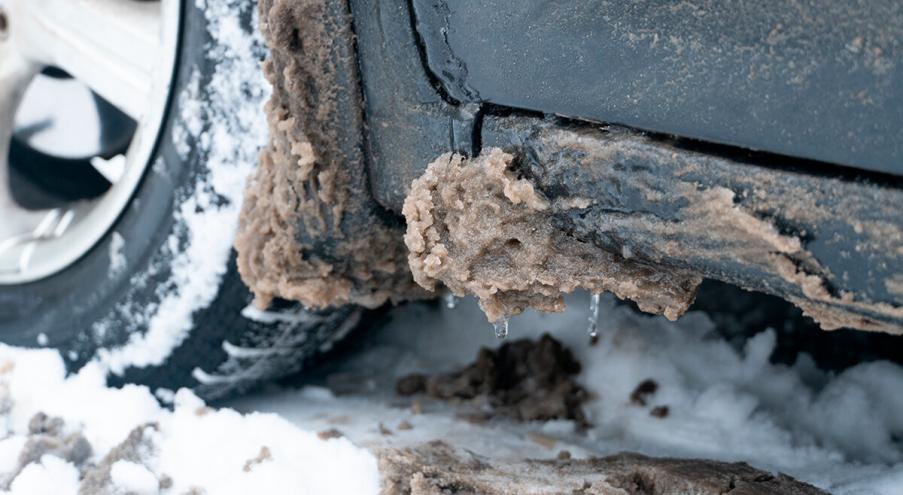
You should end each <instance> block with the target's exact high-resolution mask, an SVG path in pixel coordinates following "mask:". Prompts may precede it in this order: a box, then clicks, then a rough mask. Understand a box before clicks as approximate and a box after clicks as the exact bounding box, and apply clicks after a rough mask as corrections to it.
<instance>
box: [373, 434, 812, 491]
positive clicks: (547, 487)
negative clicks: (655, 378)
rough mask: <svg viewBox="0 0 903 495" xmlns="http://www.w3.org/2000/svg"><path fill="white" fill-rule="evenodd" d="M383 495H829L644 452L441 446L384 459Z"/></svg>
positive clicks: (740, 470) (777, 478)
mask: <svg viewBox="0 0 903 495" xmlns="http://www.w3.org/2000/svg"><path fill="white" fill-rule="evenodd" d="M379 466H380V472H381V473H382V476H383V487H382V494H383V495H453V494H462V495H463V494H473V493H480V494H484V495H515V494H522V493H535V494H544V495H545V494H560V493H572V494H584V495H590V494H594V495H603V494H604V495H614V494H625V493H628V494H645V495H677V494H684V493H695V494H699V495H721V494H723V493H728V492H733V493H738V494H739V493H743V494H748V495H772V494H775V493H783V494H787V495H825V494H826V493H827V492H824V491H822V490H819V489H818V488H815V487H813V486H811V485H808V484H806V483H803V482H800V481H797V480H795V479H793V478H791V477H789V476H787V475H784V474H777V475H773V474H770V473H767V472H764V471H760V470H758V469H754V468H752V467H750V466H749V465H747V464H744V463H742V462H738V463H726V462H717V461H709V460H701V459H667V458H654V457H646V456H642V455H638V454H627V453H624V454H618V455H614V456H610V457H604V458H591V459H572V458H570V455H567V456H560V458H559V459H555V460H543V461H539V460H523V461H511V460H505V461H492V460H489V459H485V458H482V457H478V456H477V455H475V454H473V453H471V452H465V451H459V450H455V449H454V448H452V447H451V446H449V445H448V444H446V443H444V442H441V441H434V442H430V443H426V444H423V445H420V446H417V447H413V448H407V449H388V450H385V451H383V452H381V453H380V456H379Z"/></svg>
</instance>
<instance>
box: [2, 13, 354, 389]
mask: <svg viewBox="0 0 903 495" xmlns="http://www.w3.org/2000/svg"><path fill="white" fill-rule="evenodd" d="M194 4H195V2H191V1H185V2H183V7H182V8H183V17H182V29H181V31H182V34H181V40H180V48H179V56H178V62H177V68H176V74H175V80H174V84H173V88H174V91H173V97H171V99H170V103H169V109H168V111H167V116H166V120H165V125H164V130H163V132H162V135H161V138H160V140H159V142H158V143H157V146H156V151H155V154H154V158H153V160H152V161H151V166H149V168H148V170H147V172H146V174H145V176H144V177H143V179H142V182H141V184H140V186H139V188H138V190H137V192H136V193H135V196H134V198H133V200H132V203H131V204H130V205H129V207H128V208H127V209H126V210H125V211H124V212H123V214H122V215H121V216H120V218H119V219H118V220H117V222H116V223H115V225H114V226H113V228H112V230H111V231H110V232H108V233H107V235H106V236H105V237H104V238H103V239H102V240H101V242H99V243H98V244H97V245H96V246H95V247H94V248H93V249H92V250H91V251H90V252H88V253H87V254H86V255H85V256H83V257H82V258H81V259H80V260H79V261H78V262H77V263H75V264H73V265H72V266H70V267H68V268H67V269H65V270H64V271H62V272H60V273H57V274H55V275H53V276H51V277H48V278H46V279H43V280H40V281H37V282H32V283H28V284H22V285H16V286H0V339H2V341H3V342H6V343H8V344H12V345H19V346H29V347H35V346H38V345H46V346H48V347H52V348H56V349H58V350H60V351H61V353H62V355H63V357H64V359H65V360H66V362H67V365H68V366H69V369H70V370H72V369H77V368H79V367H80V366H82V365H84V364H85V363H87V362H90V361H92V360H96V361H99V362H101V363H102V364H104V365H106V366H108V367H109V368H110V369H111V371H113V372H114V374H115V376H117V377H118V378H116V379H115V381H120V380H121V381H135V382H140V383H143V384H147V385H149V386H151V387H166V388H170V389H175V388H177V387H184V386H188V387H193V388H194V389H195V390H196V392H197V393H199V394H200V395H201V396H202V397H205V398H207V399H213V398H218V397H222V396H224V395H226V394H230V393H233V392H236V391H240V390H243V389H246V388H248V387H251V386H253V385H255V384H258V383H260V382H262V381H264V380H269V379H272V378H275V377H278V376H284V375H287V374H290V373H292V372H295V371H297V370H298V369H299V368H300V367H301V366H302V365H303V363H304V362H305V361H306V360H308V359H309V358H310V357H312V356H313V355H315V354H317V353H318V352H320V351H323V350H326V349H328V348H329V347H330V346H331V344H332V342H334V341H335V340H337V339H338V338H341V337H342V336H343V335H345V334H346V333H348V331H349V330H351V328H352V326H353V325H354V324H355V322H356V320H357V317H358V316H359V312H358V310H356V309H354V308H341V309H337V310H333V311H329V312H321V313H309V312H301V310H300V309H298V308H295V307H288V308H287V309H285V308H284V309H283V312H282V313H278V314H276V313H274V314H270V315H269V316H268V317H267V318H263V319H261V318H256V320H253V319H249V318H246V317H244V316H242V310H243V308H245V307H247V306H248V304H249V303H250V301H251V296H250V294H249V293H248V291H247V289H246V288H245V286H244V285H243V284H242V282H241V280H240V279H239V276H238V274H237V271H236V268H235V256H234V252H232V251H231V237H229V236H219V238H214V239H205V238H204V237H203V236H200V237H198V235H197V234H198V232H194V234H193V233H192V232H193V231H192V225H194V226H195V227H197V224H198V222H208V223H209V222H217V223H218V225H217V226H216V227H217V229H220V230H223V231H225V232H229V231H230V225H227V224H222V222H235V220H236V219H237V214H236V211H237V204H235V201H236V197H235V195H234V194H233V195H232V196H231V197H230V196H229V195H223V193H222V191H220V190H218V189H217V187H219V186H218V184H215V183H214V181H213V179H211V177H212V175H211V174H212V172H211V171H212V170H213V167H216V166H225V167H232V168H231V169H228V172H229V174H239V173H245V174H246V173H247V172H248V171H249V168H250V167H252V166H253V164H254V163H256V158H257V146H258V144H262V143H255V142H254V140H255V138H258V140H259V138H260V137H261V136H265V135H266V133H265V127H264V131H263V133H262V134H260V132H259V128H257V127H255V126H256V125H258V124H257V123H256V122H257V120H256V119H259V121H260V122H264V117H263V112H262V109H261V103H262V101H263V100H264V99H265V97H266V89H265V88H266V86H265V84H266V83H264V82H263V79H262V75H261V73H260V70H259V68H257V67H256V64H257V63H258V62H259V61H260V60H262V59H263V56H264V55H265V48H264V46H263V44H262V42H261V41H260V39H259V38H254V39H255V41H254V42H253V43H252V42H249V41H247V40H238V39H235V38H227V39H223V40H221V39H218V38H217V37H216V36H215V34H211V33H217V32H218V31H217V29H216V27H217V26H216V24H217V23H219V22H226V20H225V18H226V17H230V16H234V15H238V16H239V17H240V20H241V21H240V23H241V25H242V27H243V28H244V29H245V30H246V31H247V32H248V33H256V32H257V30H256V25H255V23H256V18H257V16H256V12H254V10H255V8H256V5H255V2H243V1H240V0H217V1H212V0H210V1H208V2H207V5H206V7H205V9H204V11H200V10H198V9H197V8H196V7H195V5H194ZM250 37H251V35H250V34H248V38H250ZM248 67H251V68H253V69H254V70H250V71H249V70H247V68H248ZM247 76H251V79H253V80H242V78H245V77H247ZM252 121H253V123H252ZM224 122H226V123H228V125H226V126H225V127H223V126H224ZM259 125H264V126H265V124H259ZM222 131H227V133H228V134H229V135H230V137H231V141H229V143H228V144H226V145H225V146H224V142H223V141H218V139H220V138H222V137H223V136H221V135H217V133H218V132H222ZM249 141H250V142H249ZM229 146H232V148H231V149H229ZM224 148H225V149H224ZM235 164H239V166H236V165H235ZM223 177H226V178H229V177H230V176H229V175H228V174H227V175H222V174H220V176H219V177H218V178H217V180H222V179H223ZM232 189H234V187H233V188H232ZM232 192H234V190H233V191H232ZM239 196H240V195H239ZM207 213H210V214H209V215H208V214H207ZM205 215H206V216H205ZM192 216H193V217H194V218H193V219H192V218H190V217H192ZM192 221H193V222H194V224H192V223H191V222H192ZM193 235H194V237H192V236H193ZM118 246H122V250H121V253H122V255H123V256H122V257H121V258H120V257H114V256H112V255H111V253H114V252H118V251H116V249H117V247H118ZM111 249H112V250H113V251H111ZM186 253H194V256H192V255H190V254H186ZM198 253H200V255H198ZM208 254H209V255H208ZM117 260H121V261H117ZM210 260H214V261H217V262H216V263H212V262H210ZM198 261H201V263H196V262H198ZM199 281H200V282H203V283H198V282H199ZM167 318H169V319H170V320H172V321H169V322H168V325H167ZM151 332H156V333H151ZM151 337H153V340H154V341H155V342H156V343H155V344H148V346H149V347H147V348H146V349H144V351H142V350H141V349H142V348H141V347H140V346H138V347H136V349H137V350H136V352H133V353H131V354H129V355H128V356H127V357H129V358H128V359H122V357H123V355H122V352H121V350H122V349H123V345H125V344H127V343H129V339H137V340H138V341H140V340H141V339H148V338H151Z"/></svg>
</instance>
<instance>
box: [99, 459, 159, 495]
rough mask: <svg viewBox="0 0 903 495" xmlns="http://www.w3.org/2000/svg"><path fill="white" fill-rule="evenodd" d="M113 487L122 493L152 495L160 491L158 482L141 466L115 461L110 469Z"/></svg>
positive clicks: (152, 474) (134, 463) (148, 470)
mask: <svg viewBox="0 0 903 495" xmlns="http://www.w3.org/2000/svg"><path fill="white" fill-rule="evenodd" d="M110 480H111V481H112V483H113V487H114V488H115V489H116V490H118V491H120V492H123V493H133V494H135V495H154V494H156V493H157V492H159V491H160V481H159V480H158V479H157V477H156V476H155V475H154V473H152V472H151V471H150V469H148V468H146V467H145V466H144V465H142V464H138V463H136V462H130V461H116V462H115V463H114V464H113V466H112V467H111V468H110Z"/></svg>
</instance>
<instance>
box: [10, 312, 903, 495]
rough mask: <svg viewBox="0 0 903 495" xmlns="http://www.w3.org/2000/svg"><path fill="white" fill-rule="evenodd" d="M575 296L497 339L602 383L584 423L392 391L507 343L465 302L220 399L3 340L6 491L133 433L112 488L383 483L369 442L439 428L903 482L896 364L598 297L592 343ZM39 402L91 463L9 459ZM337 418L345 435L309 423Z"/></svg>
mask: <svg viewBox="0 0 903 495" xmlns="http://www.w3.org/2000/svg"><path fill="white" fill-rule="evenodd" d="M569 302H570V304H571V309H570V310H569V311H568V312H566V313H564V314H561V315H547V314H537V313H532V312H528V313H526V314H525V315H523V316H520V317H516V318H512V319H511V321H510V326H509V331H510V335H509V337H508V338H509V339H516V338H522V337H537V336H539V335H541V334H542V333H544V332H551V333H553V334H554V335H555V336H556V337H557V338H559V339H560V340H561V341H562V342H564V343H565V344H566V345H567V346H568V347H569V348H570V349H571V350H572V351H573V352H574V353H575V355H576V356H577V358H578V359H579V360H580V362H581V363H582V364H583V371H582V372H581V374H580V375H579V379H580V380H581V382H582V383H583V385H584V386H585V387H586V388H587V389H588V390H589V391H590V392H591V393H592V395H593V396H594V397H596V399H595V400H592V401H591V402H589V403H588V404H587V407H586V410H587V413H588V415H589V419H590V421H591V422H592V424H593V426H592V427H591V428H589V429H588V430H586V431H581V430H580V429H579V428H577V427H576V425H575V424H574V423H573V422H570V421H564V420H557V421H549V422H545V423H527V424H520V423H514V422H511V421H510V420H502V419H497V420H493V421H490V422H488V423H484V424H476V423H471V422H468V421H466V420H463V419H461V418H460V417H459V414H458V413H459V412H460V411H461V409H460V408H459V406H455V405H449V404H447V403H441V402H437V401H434V400H430V399H428V398H425V397H420V398H417V399H415V400H416V401H417V406H416V407H415V406H414V403H413V402H412V399H410V398H399V397H397V396H395V394H394V382H395V380H396V379H397V378H398V377H400V376H403V375H405V374H407V373H410V372H427V373H435V372H437V371H443V370H450V369H454V368H457V367H459V366H461V365H463V364H466V363H468V362H470V361H471V360H472V359H473V357H474V356H475V355H476V352H477V350H478V349H479V348H480V347H482V346H487V347H495V346H498V345H501V342H500V341H499V340H498V339H496V338H495V335H494V332H493V329H492V325H490V324H488V323H486V322H485V319H484V316H483V315H482V313H480V311H479V310H478V308H477V307H476V304H475V302H474V301H473V300H472V299H470V298H466V299H463V300H461V301H460V302H459V303H458V304H457V306H456V308H455V309H449V308H447V307H446V305H445V304H434V305H429V304H412V305H408V306H406V307H403V308H398V309H395V310H393V311H392V312H390V314H389V316H388V318H387V320H386V321H387V322H388V323H384V324H371V328H370V329H369V331H368V332H367V333H365V334H358V337H357V338H358V339H360V340H359V341H358V343H357V346H356V348H353V349H352V350H351V351H347V352H346V353H345V354H343V355H341V356H339V357H336V358H334V360H333V362H331V363H329V364H328V365H327V367H326V368H325V369H323V370H321V372H320V373H318V374H317V375H316V376H317V378H316V380H315V381H312V382H308V383H303V384H299V386H298V387H289V388H277V389H270V390H268V391H265V392H260V393H257V394H255V395H252V396H247V397H244V398H241V399H237V400H234V401H233V402H231V403H228V404H224V405H223V406H224V407H220V408H214V407H210V406H208V405H206V404H204V402H203V401H201V400H200V399H199V398H197V397H196V396H195V395H194V394H192V393H191V392H190V391H188V390H179V391H175V392H174V391H170V390H166V389H158V390H156V391H151V390H149V389H148V388H146V387H143V386H137V385H125V386H123V387H120V388H111V387H108V386H107V385H106V370H105V369H104V368H103V367H102V366H100V365H99V364H98V363H96V362H92V363H89V364H88V365H86V366H85V367H84V368H82V369H81V370H80V371H78V372H77V373H75V374H71V375H69V376H67V375H66V372H65V367H64V365H63V360H62V358H61V357H60V356H59V354H58V353H57V352H56V351H53V350H50V349H19V348H12V347H7V346H0V404H2V405H3V407H0V438H2V440H0V492H2V490H3V489H8V490H9V491H8V492H9V493H29V494H33V493H76V492H77V491H78V490H79V488H80V484H81V483H87V480H89V479H90V478H92V476H88V474H89V473H95V474H96V471H92V470H97V469H100V467H99V466H102V465H103V462H104V459H105V457H106V456H107V455H108V454H111V453H113V452H117V451H122V450H123V449H124V448H125V447H124V446H129V445H130V446H131V448H132V451H133V453H132V454H131V456H130V457H122V458H113V459H111V460H109V461H108V462H109V463H110V465H109V476H108V483H109V486H108V487H107V489H108V491H109V493H136V494H144V493H163V494H178V493H186V492H190V491H191V490H193V489H198V490H204V492H205V493H217V494H220V493H225V494H231V493H272V494H278V493H356V494H367V493H378V491H379V483H380V477H379V471H378V466H377V461H376V453H377V452H379V451H380V450H381V449H384V448H388V447H404V446H413V445H418V444H421V443H423V442H426V441H430V440H434V439H441V440H444V441H446V442H449V443H451V444H452V445H454V446H457V447H461V448H465V449H467V450H470V451H472V452H475V453H476V454H478V455H482V456H486V457H489V458H492V459H495V460H505V459H510V460H514V459H518V460H520V459H523V458H552V457H555V456H556V455H557V454H558V452H560V451H561V450H567V451H569V452H570V453H571V455H572V456H574V457H575V458H585V457H588V456H595V455H608V454H612V453H616V452H620V451H623V450H627V451H635V452H641V453H645V454H650V455H658V456H678V457H705V458H715V459H721V460H729V461H745V462H748V463H750V464H752V465H753V466H755V467H758V468H760V469H765V470H768V471H773V472H776V471H781V472H785V473H788V474H790V475H792V476H795V477H797V478H799V479H801V480H804V481H808V482H810V483H813V484H815V485H817V486H820V487H823V488H825V489H828V490H830V491H831V492H833V493H837V494H849V495H853V494H856V495H860V494H869V495H872V494H875V495H885V494H886V495H890V494H899V493H901V492H903V475H901V473H903V448H901V445H900V443H899V440H897V439H899V438H900V436H901V434H903V417H901V415H900V414H899V412H900V411H903V402H901V401H903V397H901V395H900V394H899V391H900V390H903V368H901V367H900V366H898V365H896V364H892V363H889V362H880V361H879V362H869V363H862V364H859V365H857V366H854V367H852V368H849V369H847V370H845V371H843V372H840V373H828V372H824V371H821V370H819V369H817V368H816V367H815V366H814V364H813V361H812V360H811V358H807V357H803V358H801V359H799V360H798V362H797V363H795V364H794V365H792V366H785V365H778V364H773V363H771V362H770V361H769V356H770V355H771V353H772V351H773V349H774V346H775V335H774V333H773V332H771V331H770V330H765V331H763V332H761V333H759V334H757V335H756V336H754V337H753V338H751V339H749V340H747V341H746V343H745V344H744V345H743V346H742V348H735V347H733V346H732V345H730V344H729V343H728V342H726V341H725V340H724V339H723V338H722V337H721V336H719V335H718V334H717V333H715V332H714V327H713V324H712V323H711V322H710V321H709V320H708V318H707V317H706V316H705V315H704V314H701V313H690V314H688V315H686V316H685V317H684V318H682V319H681V320H680V321H679V322H676V323H672V322H668V321H667V320H665V319H663V318H653V317H648V316H644V315H640V314H637V313H635V312H633V311H631V310H630V309H629V308H627V307H626V306H619V305H616V304H615V303H614V302H613V300H612V299H611V298H609V297H602V298H601V300H600V302H599V306H598V309H599V314H600V318H599V321H598V335H597V343H596V344H595V345H590V344H589V336H588V335H587V315H588V314H589V313H590V312H589V311H587V310H586V308H587V306H588V305H589V296H588V295H582V296H575V297H573V298H571V299H570V300H569ZM646 379H652V380H654V381H656V383H657V384H658V389H657V390H656V391H655V392H654V393H652V394H651V395H649V396H648V400H647V402H648V403H647V405H645V406H638V405H636V404H633V403H631V401H630V399H629V398H630V395H631V393H632V391H633V390H634V389H635V387H636V386H637V384H638V383H640V382H642V381H643V380H646ZM161 404H168V405H169V406H165V405H161ZM656 406H667V407H668V409H669V414H668V415H667V417H665V418H658V417H654V416H652V415H650V411H651V409H652V408H653V407H656ZM38 413H44V414H47V415H49V416H50V417H60V418H62V419H63V421H64V431H63V432H62V433H61V435H63V437H67V438H68V436H72V435H83V437H84V439H85V440H87V442H88V443H90V445H91V447H92V451H91V457H90V459H89V460H88V461H87V462H85V463H81V461H79V460H77V459H71V458H66V457H65V455H64V454H61V453H60V452H56V451H54V452H50V451H48V452H47V453H44V455H42V456H41V455H38V456H35V455H30V456H27V457H25V458H27V459H37V460H36V461H34V462H31V463H29V464H27V465H25V466H21V465H19V458H20V457H19V456H20V453H22V452H24V451H26V450H28V449H29V448H32V447H29V442H28V441H27V440H28V439H29V438H33V435H35V433H29V431H30V430H29V424H30V422H32V418H33V417H34V416H35V415H36V414H38ZM402 423H407V424H405V425H404V427H402ZM333 429H337V430H339V431H340V432H341V434H342V435H343V436H342V437H339V438H330V439H324V438H325V437H326V435H324V438H321V437H320V436H319V435H318V434H317V432H323V431H327V430H333ZM136 433H138V434H140V435H139V437H138V438H140V441H135V440H133V437H135V435H136ZM61 438H62V437H61ZM127 440H128V441H127ZM38 454H40V452H39V453H38ZM94 478H96V476H94ZM2 480H6V481H5V482H2ZM81 488H82V489H84V487H81Z"/></svg>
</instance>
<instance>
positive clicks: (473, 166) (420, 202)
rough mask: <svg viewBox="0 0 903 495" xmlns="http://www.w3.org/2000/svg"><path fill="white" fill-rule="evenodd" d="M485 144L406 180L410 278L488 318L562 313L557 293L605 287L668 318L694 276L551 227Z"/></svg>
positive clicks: (543, 208)
mask: <svg viewBox="0 0 903 495" xmlns="http://www.w3.org/2000/svg"><path fill="white" fill-rule="evenodd" d="M513 158H514V157H513V156H512V155H510V154H507V153H504V152H502V151H501V150H499V149H491V150H488V151H486V152H484V153H483V154H481V155H480V156H479V157H478V158H476V159H472V160H468V159H465V158H464V157H462V156H460V155H452V154H446V155H443V156H441V157H439V158H438V159H437V160H436V161H434V162H433V163H431V164H430V165H429V167H428V168H427V170H426V172H425V173H424V174H423V176H421V177H420V178H419V179H417V180H415V181H414V183H413V185H412V188H411V192H410V194H409V195H408V197H407V199H406V200H405V204H404V208H403V213H404V215H405V218H406V220H407V226H408V228H407V233H406V235H405V238H404V239H405V244H406V245H407V246H408V249H409V250H410V255H409V257H408V261H409V264H410V267H411V271H412V272H413V274H414V279H415V280H416V281H417V283H419V284H420V285H421V286H423V287H425V288H427V289H429V290H436V288H437V285H438V284H440V283H441V284H443V285H445V286H446V287H448V288H449V289H450V290H451V291H452V292H453V293H454V294H455V295H459V296H461V295H464V294H467V293H472V294H474V295H476V296H477V297H478V298H479V300H480V307H481V308H482V309H483V311H484V312H485V313H486V316H487V317H488V318H489V320H490V321H498V320H501V319H503V318H505V317H508V316H511V315H516V314H519V313H521V312H523V311H524V310H525V309H526V308H528V307H533V308H536V309H539V310H543V311H563V310H564V301H563V299H562V294H564V293H569V292H572V291H574V290H576V289H578V288H584V289H587V290H589V291H591V292H594V293H598V292H604V291H610V292H614V293H615V295H617V296H618V297H620V298H622V299H631V300H633V301H635V302H636V303H637V305H638V306H639V307H640V309H642V310H644V311H648V312H650V313H655V314H663V315H665V316H666V317H668V318H669V319H672V320H673V319H676V318H677V317H678V316H679V315H681V314H682V313H683V312H684V311H686V309H687V307H688V306H689V305H690V304H691V303H692V302H693V298H694V297H695V294H696V288H697V286H698V285H699V283H700V281H701V279H700V278H699V277H697V276H695V275H691V274H689V273H686V272H683V271H680V270H676V269H670V268H664V267H661V266H656V265H654V264H649V263H643V262H639V261H635V260H632V259H625V258H624V257H623V256H621V255H620V254H615V253H611V252H608V251H605V250H603V249H601V248H599V247H597V246H595V245H593V244H591V243H586V242H581V241H579V240H577V239H575V238H573V237H571V236H569V235H567V234H566V233H565V232H564V231H562V230H561V229H559V228H557V227H556V226H555V223H554V221H553V217H552V214H553V211H554V208H555V206H554V205H553V204H551V203H550V202H549V201H548V200H547V199H546V198H544V197H543V196H542V195H541V194H540V193H539V192H537V191H536V190H535V189H534V187H533V185H532V184H531V183H530V182H529V181H527V180H524V179H519V178H518V177H517V176H516V175H515V173H514V172H513V171H512V170H510V167H511V165H512V161H513Z"/></svg>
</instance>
